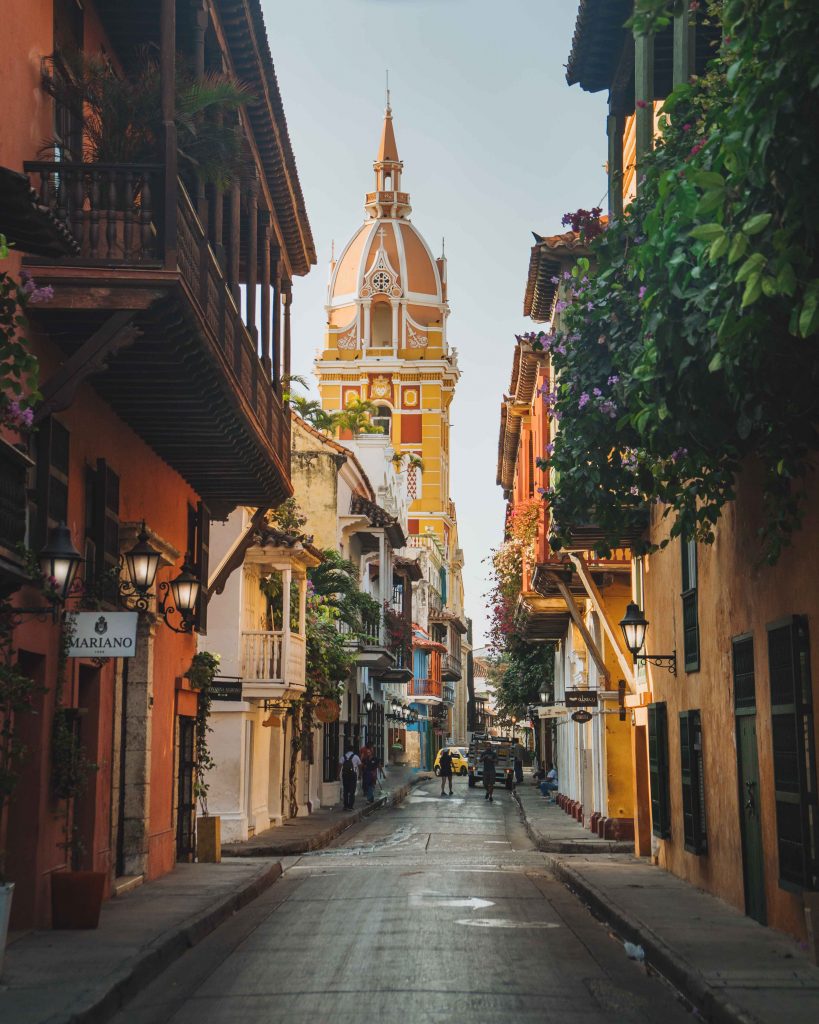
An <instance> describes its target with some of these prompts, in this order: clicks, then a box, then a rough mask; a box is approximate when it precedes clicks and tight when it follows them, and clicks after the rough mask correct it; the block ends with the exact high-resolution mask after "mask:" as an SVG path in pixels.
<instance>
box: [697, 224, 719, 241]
mask: <svg viewBox="0 0 819 1024" xmlns="http://www.w3.org/2000/svg"><path fill="white" fill-rule="evenodd" d="M689 234H690V235H691V237H692V238H696V239H697V240H698V241H700V242H713V241H714V240H715V239H717V238H722V236H723V235H724V234H725V228H724V227H723V226H722V225H721V224H698V225H697V226H696V227H695V228H694V229H693V230H692V231H690V232H689Z"/></svg>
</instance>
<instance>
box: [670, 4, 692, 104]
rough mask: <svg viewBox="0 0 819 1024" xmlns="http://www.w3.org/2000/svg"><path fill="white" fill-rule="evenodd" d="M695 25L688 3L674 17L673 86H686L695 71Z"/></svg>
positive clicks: (681, 5) (680, 6) (682, 5)
mask: <svg viewBox="0 0 819 1024" xmlns="http://www.w3.org/2000/svg"><path fill="white" fill-rule="evenodd" d="M694 42H695V40H694V25H693V22H692V19H691V13H690V9H689V6H688V4H687V3H682V4H680V5H679V10H678V11H677V13H676V14H675V15H674V59H673V76H674V77H673V84H674V87H675V88H676V87H677V86H678V85H683V84H685V83H686V82H687V81H688V80H689V78H690V77H691V75H692V73H693V71H694V59H693V58H694Z"/></svg>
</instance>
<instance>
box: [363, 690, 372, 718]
mask: <svg viewBox="0 0 819 1024" xmlns="http://www.w3.org/2000/svg"><path fill="white" fill-rule="evenodd" d="M372 709H373V698H372V694H371V693H368V694H367V695H366V696H365V698H364V713H365V714H367V715H369V713H370V712H371V711H372Z"/></svg>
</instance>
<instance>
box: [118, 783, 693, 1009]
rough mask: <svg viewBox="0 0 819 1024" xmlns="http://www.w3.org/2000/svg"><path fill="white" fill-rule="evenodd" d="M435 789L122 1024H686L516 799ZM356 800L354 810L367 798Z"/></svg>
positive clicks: (187, 958) (362, 830)
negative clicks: (545, 846)
mask: <svg viewBox="0 0 819 1024" xmlns="http://www.w3.org/2000/svg"><path fill="white" fill-rule="evenodd" d="M438 794H439V784H438V781H437V780H433V781H431V782H429V783H427V784H424V785H423V786H421V787H419V788H417V789H415V790H414V791H413V792H412V794H411V795H410V796H409V797H408V798H407V800H406V801H405V802H404V803H403V804H401V805H400V806H398V807H396V808H394V809H392V810H390V811H387V812H385V813H382V814H380V815H378V816H376V817H375V818H374V819H369V820H368V821H364V822H362V823H360V824H359V825H356V826H354V827H353V828H351V829H349V830H348V831H347V832H345V833H344V835H343V836H342V837H341V838H340V839H338V840H337V841H336V842H335V844H334V845H333V847H331V848H329V849H327V850H324V851H320V852H317V853H314V854H307V855H304V856H301V857H298V858H292V859H290V860H289V861H288V864H287V869H286V871H285V874H284V876H283V877H282V879H281V880H280V881H279V882H277V883H276V884H275V885H274V886H273V887H272V888H271V889H270V890H268V892H267V893H265V894H264V895H263V896H261V897H260V898H259V899H258V900H256V901H255V902H253V903H252V904H250V905H249V906H248V907H247V908H246V909H245V910H243V911H241V912H240V913H238V914H236V915H235V916H234V917H233V918H232V919H231V920H230V921H229V922H228V923H227V924H225V925H223V926H222V927H221V928H218V929H217V930H216V931H215V932H214V933H213V934H212V935H211V936H209V937H208V938H207V939H206V940H205V941H204V942H202V943H201V944H200V945H198V946H196V947H195V948H194V949H193V950H191V951H190V952H188V953H187V954H185V955H184V956H183V957H182V958H180V959H179V960H178V961H177V962H176V963H174V964H173V965H172V966H171V967H170V968H169V969H168V970H167V971H166V972H164V973H163V974H162V975H161V976H160V977H159V978H158V979H157V980H156V981H155V982H154V983H153V984H152V985H151V986H149V987H148V988H146V989H145V990H144V992H143V993H142V994H141V995H140V996H139V997H138V998H137V1000H136V1001H135V1002H133V1003H131V1004H130V1005H129V1006H128V1007H127V1008H126V1009H125V1010H124V1011H122V1012H121V1013H120V1015H119V1016H117V1017H116V1018H114V1019H115V1020H116V1021H117V1022H118V1024H165V1022H173V1024H187V1022H196V1024H202V1022H207V1024H231V1022H234V1021H242V1022H244V1024H253V1022H262V1021H264V1022H265V1024H271V1022H279V1021H281V1022H287V1024H300V1022H302V1021H305V1022H306V1021H311V1022H313V1024H324V1022H327V1024H329V1022H332V1021H353V1020H355V1021H367V1020H373V1021H375V1020H377V1021H380V1022H384V1024H392V1022H395V1024H399V1022H400V1024H414V1022H418V1021H433V1022H437V1021H457V1022H458V1024H466V1022H473V1021H477V1022H480V1024H490V1022H495V1021H509V1020H514V1021H516V1022H519V1021H538V1022H543V1021H560V1022H567V1021H583V1022H589V1024H591V1022H597V1021H601V1022H602V1021H612V1020H614V1021H617V1022H618V1024H636V1022H648V1021H657V1020H663V1021H664V1024H676V1022H678V1021H679V1022H682V1021H683V1020H691V1017H690V1015H689V1013H688V1012H687V1011H686V1009H685V1008H684V1007H683V1006H682V1005H681V1003H680V1001H679V1000H678V998H677V996H676V994H675V993H674V992H673V991H672V990H671V989H670V988H669V987H668V986H667V985H666V984H665V983H664V982H663V981H662V980H661V979H659V978H657V977H651V976H649V975H648V974H647V973H646V970H645V968H644V967H643V966H642V965H641V964H637V963H635V962H633V961H631V960H629V959H628V958H627V957H626V955H625V952H624V949H623V944H622V942H620V941H619V940H618V939H616V938H615V937H614V936H612V935H611V934H610V933H609V931H608V930H607V928H606V927H605V926H603V925H602V924H600V923H599V922H598V921H596V920H595V919H594V918H593V917H592V916H591V914H589V912H588V911H587V910H586V908H585V907H584V906H583V905H582V904H581V903H580V902H579V900H577V899H576V898H575V897H574V896H573V895H572V894H571V893H570V892H569V891H568V890H567V889H566V888H565V887H564V886H563V885H562V884H561V883H559V882H558V881H556V880H555V879H554V878H552V877H551V876H550V874H549V873H548V871H547V869H546V868H545V867H544V858H543V855H542V854H539V853H537V852H535V851H534V850H533V848H532V845H531V843H530V841H529V839H528V838H527V836H526V833H525V831H524V828H523V825H522V823H521V820H520V817H519V814H518V809H517V805H516V804H515V803H514V801H513V800H512V798H511V797H510V795H509V794H508V793H507V792H506V791H504V790H500V791H497V795H496V798H495V801H494V803H493V804H492V805H490V804H488V803H487V802H486V801H485V799H484V791H483V790H482V789H481V788H477V789H472V790H470V789H469V788H468V787H467V784H466V780H465V779H456V781H455V793H454V795H453V796H452V797H445V798H443V799H442V798H441V797H440V796H439V795H438ZM359 799H360V797H359Z"/></svg>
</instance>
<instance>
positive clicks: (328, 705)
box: [314, 697, 341, 724]
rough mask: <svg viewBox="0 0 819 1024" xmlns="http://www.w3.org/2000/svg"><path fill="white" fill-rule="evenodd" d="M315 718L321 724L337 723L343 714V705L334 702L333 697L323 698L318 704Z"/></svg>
mask: <svg viewBox="0 0 819 1024" xmlns="http://www.w3.org/2000/svg"><path fill="white" fill-rule="evenodd" d="M314 714H315V717H316V719H317V720H318V721H319V722H322V723H325V724H327V723H329V722H337V721H338V716H339V715H340V714H341V705H340V704H339V703H338V701H336V700H333V698H332V697H322V698H321V700H319V701H318V702H317V703H316V709H315V712H314Z"/></svg>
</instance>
